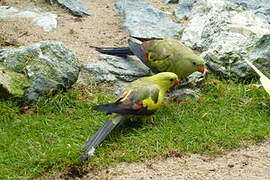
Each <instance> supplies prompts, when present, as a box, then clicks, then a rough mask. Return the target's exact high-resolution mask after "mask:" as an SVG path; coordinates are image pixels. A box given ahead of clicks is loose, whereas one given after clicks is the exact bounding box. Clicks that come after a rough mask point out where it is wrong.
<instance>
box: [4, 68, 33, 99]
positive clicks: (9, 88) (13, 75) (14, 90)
mask: <svg viewBox="0 0 270 180" xmlns="http://www.w3.org/2000/svg"><path fill="white" fill-rule="evenodd" d="M30 85H31V84H30V81H29V80H28V79H27V77H25V76H24V75H23V74H21V73H17V72H14V71H12V70H10V69H8V68H7V67H5V66H2V65H0V98H7V97H10V96H13V97H23V96H24V92H25V89H27V88H28V87H30Z"/></svg>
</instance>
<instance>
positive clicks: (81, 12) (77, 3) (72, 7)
mask: <svg viewBox="0 0 270 180" xmlns="http://www.w3.org/2000/svg"><path fill="white" fill-rule="evenodd" d="M47 1H48V2H49V3H50V4H53V3H54V2H57V3H58V4H60V5H61V6H63V7H65V8H67V9H69V11H70V13H71V14H73V15H74V16H79V17H81V16H88V15H89V13H88V8H87V7H86V5H85V4H84V3H83V2H82V1H81V0H47Z"/></svg>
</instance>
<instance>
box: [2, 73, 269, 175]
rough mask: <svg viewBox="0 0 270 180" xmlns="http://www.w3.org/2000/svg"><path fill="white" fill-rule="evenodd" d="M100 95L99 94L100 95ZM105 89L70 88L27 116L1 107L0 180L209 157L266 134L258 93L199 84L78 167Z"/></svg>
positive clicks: (12, 105)
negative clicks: (190, 95)
mask: <svg viewBox="0 0 270 180" xmlns="http://www.w3.org/2000/svg"><path fill="white" fill-rule="evenodd" d="M105 94H106V95H105ZM111 94H112V93H111V89H110V88H104V86H101V87H95V88H93V87H83V88H79V87H77V88H74V89H72V90H70V91H69V92H66V93H61V94H58V95H56V96H48V97H46V98H43V99H42V100H40V101H39V102H38V104H37V105H35V106H34V107H32V109H31V110H29V111H28V112H27V113H26V114H21V113H20V106H19V103H18V102H17V101H14V100H12V99H10V100H6V101H1V102H0V138H1V139H0V157H1V158H0V179H32V178H38V177H43V176H44V175H48V174H54V173H56V172H57V171H61V172H67V173H68V174H69V175H71V176H72V175H74V176H80V175H82V174H83V173H84V169H86V168H101V167H106V166H109V165H114V164H116V163H119V162H123V161H125V162H137V161H143V160H146V159H149V158H154V157H157V156H166V155H177V154H178V155H179V154H184V153H185V152H191V153H199V154H213V153H220V152H224V151H225V150H231V149H234V148H237V147H240V146H246V145H248V144H251V143H254V142H259V141H261V140H263V139H264V138H265V137H266V136H268V135H269V134H270V120H269V112H270V110H269V106H270V98H269V96H268V95H267V94H266V92H264V90H263V88H262V87H261V88H257V87H255V86H252V85H245V84H237V83H235V82H233V81H230V80H229V81H225V80H216V79H214V78H210V79H208V80H207V81H206V83H205V85H204V87H203V90H202V95H201V97H200V98H199V99H186V100H182V101H180V102H173V101H172V100H170V101H167V102H166V104H165V105H163V106H162V108H161V109H160V111H158V112H157V113H156V116H155V124H154V125H153V124H151V123H143V124H142V123H136V122H131V123H129V124H128V125H126V126H125V127H122V128H119V129H117V130H115V131H114V132H113V133H112V134H111V136H109V138H107V139H106V140H105V141H104V143H103V144H102V145H101V146H100V147H99V148H98V149H97V151H96V156H94V157H92V158H91V159H90V160H88V161H87V162H85V163H80V162H79V160H78V158H79V156H80V151H79V150H80V148H81V146H82V145H83V144H84V143H85V142H86V139H87V138H88V137H90V136H91V135H93V134H94V133H95V132H96V131H97V129H98V128H99V127H100V126H101V125H102V123H103V122H104V120H105V119H106V115H105V114H104V113H102V112H96V111H93V110H92V109H91V107H92V106H94V105H97V104H102V103H106V102H108V101H111V99H112V98H113V97H114V96H113V95H111Z"/></svg>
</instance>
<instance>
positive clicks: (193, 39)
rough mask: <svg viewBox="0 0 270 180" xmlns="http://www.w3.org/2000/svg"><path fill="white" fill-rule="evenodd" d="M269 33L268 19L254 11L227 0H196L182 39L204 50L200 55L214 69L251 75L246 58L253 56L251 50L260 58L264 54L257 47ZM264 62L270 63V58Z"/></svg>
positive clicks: (227, 74)
mask: <svg viewBox="0 0 270 180" xmlns="http://www.w3.org/2000/svg"><path fill="white" fill-rule="evenodd" d="M269 34H270V25H269V23H268V21H267V20H266V19H263V18H261V17H260V16H258V15H257V14H254V12H253V11H246V10H244V9H243V7H242V6H240V5H237V4H235V3H232V2H229V1H227V0H197V3H196V4H195V5H194V7H193V10H192V16H191V19H190V21H189V23H188V25H187V27H186V29H185V30H184V32H183V36H182V42H183V43H184V44H185V45H187V46H189V47H192V48H193V49H198V50H200V51H204V52H203V53H202V54H201V56H202V57H203V58H204V59H205V61H206V64H207V66H208V68H209V69H210V70H211V71H213V72H216V73H217V74H220V75H222V76H226V77H237V78H243V77H247V76H250V75H251V71H249V70H250V68H248V65H247V64H246V63H245V62H243V60H244V59H249V60H250V58H251V55H252V54H253V57H256V58H257V59H260V58H262V54H263V53H260V52H261V51H262V50H259V49H258V48H255V47H256V44H260V42H261V41H263V39H264V38H265V36H267V35H269ZM263 51H268V50H267V48H265V49H264V50H263ZM254 54H256V55H254ZM260 54H261V55H260ZM264 54H265V52H264ZM256 58H255V59H256ZM253 59H254V58H253ZM254 61H255V60H254ZM264 64H270V59H268V60H267V61H266V62H265V63H264ZM266 67H268V65H267V66H266Z"/></svg>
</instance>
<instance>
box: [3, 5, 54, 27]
mask: <svg viewBox="0 0 270 180" xmlns="http://www.w3.org/2000/svg"><path fill="white" fill-rule="evenodd" d="M28 9H30V8H29V7H28V8H27V9H25V10H23V9H16V8H14V7H10V6H0V19H8V18H32V19H33V24H35V25H37V26H39V27H41V28H42V29H43V30H44V31H45V32H49V31H51V30H53V29H55V28H56V27H57V15H56V14H53V13H49V12H43V11H42V10H41V9H39V8H31V10H28Z"/></svg>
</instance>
